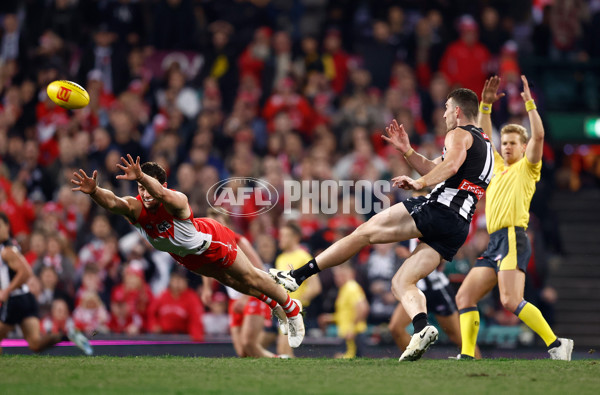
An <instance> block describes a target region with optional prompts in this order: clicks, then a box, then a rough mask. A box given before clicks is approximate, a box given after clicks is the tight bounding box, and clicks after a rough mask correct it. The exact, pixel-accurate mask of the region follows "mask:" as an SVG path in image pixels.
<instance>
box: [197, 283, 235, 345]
mask: <svg viewBox="0 0 600 395" xmlns="http://www.w3.org/2000/svg"><path fill="white" fill-rule="evenodd" d="M206 308H207V309H208V310H207V311H205V312H204V314H203V315H202V323H203V325H204V331H205V332H206V335H207V336H224V335H226V334H227V333H229V329H230V326H229V323H230V317H229V314H227V295H226V294H225V293H223V292H215V293H214V294H213V297H212V300H211V302H210V303H209V304H208V305H206Z"/></svg>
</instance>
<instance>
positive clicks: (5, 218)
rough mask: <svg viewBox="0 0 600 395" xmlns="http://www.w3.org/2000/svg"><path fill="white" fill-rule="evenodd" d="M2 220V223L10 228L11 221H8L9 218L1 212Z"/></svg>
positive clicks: (0, 217)
mask: <svg viewBox="0 0 600 395" xmlns="http://www.w3.org/2000/svg"><path fill="white" fill-rule="evenodd" d="M0 220H2V222H4V223H5V224H7V225H8V226H10V220H9V219H8V216H7V215H6V214H5V213H3V212H0Z"/></svg>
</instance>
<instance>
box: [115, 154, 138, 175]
mask: <svg viewBox="0 0 600 395" xmlns="http://www.w3.org/2000/svg"><path fill="white" fill-rule="evenodd" d="M121 162H123V164H124V165H122V164H120V163H117V167H118V168H119V169H121V170H123V173H125V174H119V175H118V176H117V180H129V181H139V180H141V179H142V177H143V176H144V173H142V166H140V157H139V156H138V157H137V159H136V160H135V162H134V161H133V158H132V157H131V155H129V154H127V159H125V158H123V157H121Z"/></svg>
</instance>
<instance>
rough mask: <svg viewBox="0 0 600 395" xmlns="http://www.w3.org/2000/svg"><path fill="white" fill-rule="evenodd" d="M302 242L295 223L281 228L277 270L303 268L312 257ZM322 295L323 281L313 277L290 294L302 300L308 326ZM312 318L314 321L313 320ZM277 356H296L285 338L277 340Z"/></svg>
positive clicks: (288, 223) (276, 262)
mask: <svg viewBox="0 0 600 395" xmlns="http://www.w3.org/2000/svg"><path fill="white" fill-rule="evenodd" d="M301 240H302V230H301V229H300V227H299V226H298V224H297V223H295V222H287V223H285V224H284V225H283V226H281V227H280V228H279V249H280V250H281V253H280V254H279V255H278V256H277V258H276V259H275V268H277V269H279V270H288V269H289V268H290V267H292V268H294V269H296V268H298V267H300V266H302V265H303V264H304V263H305V262H306V261H307V260H310V259H311V258H312V256H311V255H310V254H309V253H308V252H307V251H306V250H305V249H304V248H302V246H301V245H300V241H301ZM320 293H321V281H320V280H319V277H318V276H314V278H312V277H311V279H310V280H309V281H306V283H305V284H303V285H302V286H301V287H300V288H298V290H296V291H295V292H292V293H290V296H291V297H292V298H294V299H298V300H300V302H302V306H303V308H304V309H307V311H308V315H307V316H306V318H305V321H306V325H307V326H310V325H311V323H312V325H313V326H315V325H314V324H316V322H314V320H315V318H316V317H315V316H314V313H315V312H316V310H314V308H311V307H310V304H311V302H312V300H313V299H314V298H315V297H316V296H317V295H319V294H320ZM311 316H313V317H312V319H311ZM277 354H280V355H281V354H285V355H289V356H290V357H293V356H294V352H293V350H292V349H291V347H289V345H288V344H287V342H286V341H285V336H283V335H281V334H280V335H279V338H278V340H277Z"/></svg>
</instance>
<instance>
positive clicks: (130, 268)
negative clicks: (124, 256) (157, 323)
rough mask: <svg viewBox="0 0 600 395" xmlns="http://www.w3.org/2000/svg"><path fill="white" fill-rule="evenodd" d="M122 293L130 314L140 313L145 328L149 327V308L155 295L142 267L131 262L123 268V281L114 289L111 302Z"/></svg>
mask: <svg viewBox="0 0 600 395" xmlns="http://www.w3.org/2000/svg"><path fill="white" fill-rule="evenodd" d="M121 295H125V300H126V303H127V312H128V314H130V315H133V314H138V315H140V316H141V317H142V318H143V320H144V330H146V329H149V327H148V308H149V307H150V304H151V303H152V300H153V299H154V296H153V294H152V291H151V290H150V287H149V286H148V284H147V283H146V281H145V279H144V272H143V270H142V269H141V268H140V267H137V266H136V265H132V264H129V265H127V266H126V267H125V268H124V269H123V283H122V284H119V285H117V286H115V287H114V288H113V289H112V291H111V297H110V299H111V302H113V301H115V300H117V299H120V297H121Z"/></svg>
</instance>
